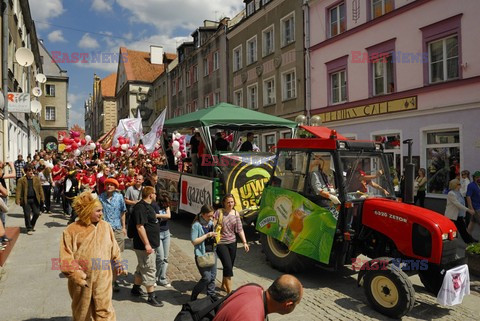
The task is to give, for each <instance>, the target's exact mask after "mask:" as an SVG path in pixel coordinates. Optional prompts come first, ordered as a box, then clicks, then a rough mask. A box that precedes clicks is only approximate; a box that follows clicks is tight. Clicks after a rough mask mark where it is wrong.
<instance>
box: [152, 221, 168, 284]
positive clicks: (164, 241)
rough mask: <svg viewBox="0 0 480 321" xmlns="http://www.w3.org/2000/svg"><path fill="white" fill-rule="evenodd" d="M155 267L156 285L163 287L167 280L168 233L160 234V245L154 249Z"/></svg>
mask: <svg viewBox="0 0 480 321" xmlns="http://www.w3.org/2000/svg"><path fill="white" fill-rule="evenodd" d="M155 252H156V255H157V257H156V265H157V274H156V279H157V284H158V285H165V284H167V283H168V280H167V268H168V253H169V252H170V231H169V230H166V231H164V232H160V245H159V247H157V248H156V249H155Z"/></svg>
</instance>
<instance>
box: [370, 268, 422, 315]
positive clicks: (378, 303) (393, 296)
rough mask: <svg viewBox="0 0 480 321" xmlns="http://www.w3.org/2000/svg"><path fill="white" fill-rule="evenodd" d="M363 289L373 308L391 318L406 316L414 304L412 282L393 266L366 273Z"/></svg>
mask: <svg viewBox="0 0 480 321" xmlns="http://www.w3.org/2000/svg"><path fill="white" fill-rule="evenodd" d="M363 287H364V288H365V294H366V296H367V299H368V302H369V303H370V304H371V305H372V306H373V308H374V309H375V310H377V311H378V312H380V313H382V314H385V315H387V316H389V317H392V318H401V317H402V316H404V315H406V314H407V313H408V312H409V311H410V310H411V309H412V308H413V305H414V303H415V290H414V289H413V285H412V282H411V281H410V280H409V279H408V276H407V275H406V274H405V273H404V272H403V271H402V270H401V269H400V268H398V267H397V266H395V265H393V264H388V265H386V266H385V268H383V269H378V270H370V271H368V272H367V273H366V274H365V277H364V282H363Z"/></svg>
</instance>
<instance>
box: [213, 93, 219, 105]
mask: <svg viewBox="0 0 480 321" xmlns="http://www.w3.org/2000/svg"><path fill="white" fill-rule="evenodd" d="M218 103H220V93H218V92H217V93H215V95H214V96H213V104H214V105H216V104H218Z"/></svg>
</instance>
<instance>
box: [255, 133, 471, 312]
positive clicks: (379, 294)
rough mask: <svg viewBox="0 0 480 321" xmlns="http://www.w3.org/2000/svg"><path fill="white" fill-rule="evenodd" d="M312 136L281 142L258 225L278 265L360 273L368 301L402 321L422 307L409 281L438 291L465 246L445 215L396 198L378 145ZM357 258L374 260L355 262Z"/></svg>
mask: <svg viewBox="0 0 480 321" xmlns="http://www.w3.org/2000/svg"><path fill="white" fill-rule="evenodd" d="M302 129H303V130H306V131H309V132H310V133H311V134H313V135H315V136H316V137H315V138H300V139H281V140H280V141H279V142H278V145H277V160H276V164H275V170H274V171H273V173H274V174H273V175H272V177H271V179H270V182H269V184H268V186H267V187H266V188H265V190H264V191H263V194H262V199H261V204H260V211H259V213H258V217H257V221H256V228H257V230H259V231H260V232H261V243H262V247H263V250H264V253H265V255H266V256H267V259H268V260H269V261H270V263H271V265H272V266H273V267H275V268H276V269H278V270H281V271H284V272H296V271H300V270H301V269H302V268H304V267H305V264H306V263H311V261H312V260H313V261H314V262H316V263H317V265H320V266H323V267H326V268H329V269H334V270H337V269H341V268H343V266H344V265H349V264H352V263H353V264H352V267H354V268H355V267H357V268H358V269H359V270H360V273H359V275H358V284H359V286H363V287H364V289H365V293H366V296H367V299H368V301H369V302H370V304H371V305H372V306H373V307H374V308H375V309H376V310H377V311H379V312H381V313H383V314H385V315H388V316H391V317H396V318H398V317H401V316H403V315H405V314H407V313H408V312H409V311H410V310H411V309H412V307H413V305H414V302H415V291H414V289H413V286H412V283H411V281H410V279H409V278H408V275H411V274H416V273H418V274H419V276H420V279H421V281H422V283H423V285H424V286H425V288H426V289H427V290H428V291H429V292H431V293H432V294H435V295H436V294H437V293H438V291H439V290H440V288H441V286H442V282H443V278H444V275H445V272H446V271H447V270H448V269H451V268H453V267H456V266H458V265H462V264H464V263H465V244H464V243H463V241H462V240H461V239H459V238H457V229H456V227H455V225H454V224H453V223H452V222H451V221H450V220H449V219H448V218H446V217H444V216H443V215H440V214H438V213H436V212H433V211H430V210H428V209H424V208H421V207H417V206H414V205H410V204H405V203H401V202H398V201H397V200H396V198H395V196H394V190H393V186H392V179H391V177H390V173H389V166H388V164H387V159H386V155H385V154H384V153H383V147H382V145H381V144H379V143H375V142H371V141H357V140H349V139H347V138H345V137H343V136H341V135H337V133H336V132H335V131H334V130H330V129H328V128H326V127H306V126H305V127H303V128H302ZM359 255H365V256H367V257H369V258H371V260H370V259H368V260H362V259H360V261H361V263H362V264H360V265H359V264H358V262H359V259H358V258H357V257H358V256H359Z"/></svg>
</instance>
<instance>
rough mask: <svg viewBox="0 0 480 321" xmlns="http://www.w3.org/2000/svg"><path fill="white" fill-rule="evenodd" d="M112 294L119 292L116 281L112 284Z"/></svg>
mask: <svg viewBox="0 0 480 321" xmlns="http://www.w3.org/2000/svg"><path fill="white" fill-rule="evenodd" d="M113 292H120V285H119V284H118V282H117V281H115V282H113Z"/></svg>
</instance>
